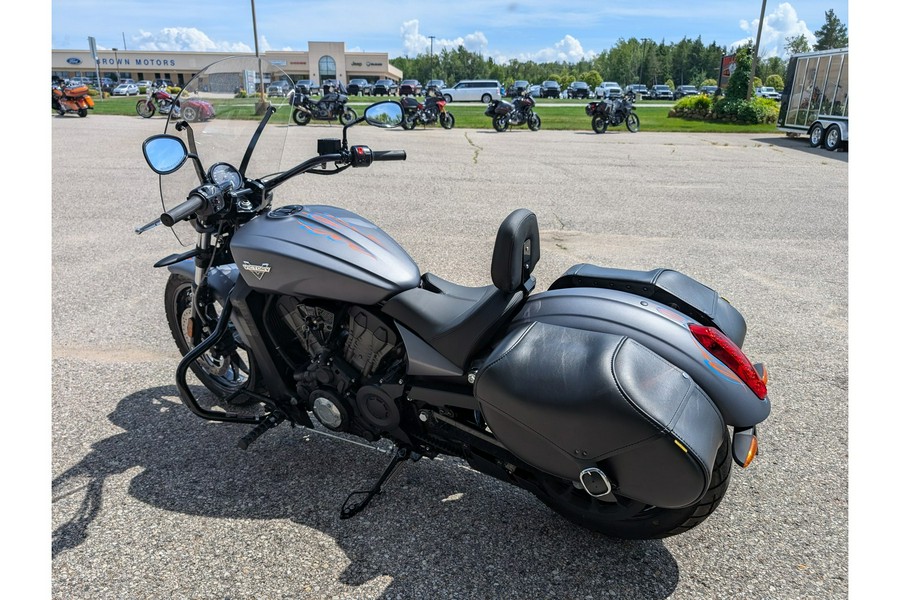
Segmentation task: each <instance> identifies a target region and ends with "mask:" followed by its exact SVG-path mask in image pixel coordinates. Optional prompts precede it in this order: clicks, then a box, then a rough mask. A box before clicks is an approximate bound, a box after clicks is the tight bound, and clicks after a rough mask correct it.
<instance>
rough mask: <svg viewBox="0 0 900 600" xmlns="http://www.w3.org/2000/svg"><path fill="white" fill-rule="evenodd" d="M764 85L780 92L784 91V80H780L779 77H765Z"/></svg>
mask: <svg viewBox="0 0 900 600" xmlns="http://www.w3.org/2000/svg"><path fill="white" fill-rule="evenodd" d="M766 85H767V86H769V87H773V88H775V89H776V90H778V91H779V92H780V91H782V90H783V89H784V79H782V78H781V75H776V74H773V75H769V76H768V77H766Z"/></svg>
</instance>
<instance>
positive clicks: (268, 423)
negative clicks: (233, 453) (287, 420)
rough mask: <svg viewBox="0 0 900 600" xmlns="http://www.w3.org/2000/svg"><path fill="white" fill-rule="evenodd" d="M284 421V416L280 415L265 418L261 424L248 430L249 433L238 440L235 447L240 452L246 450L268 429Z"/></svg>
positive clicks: (273, 414)
mask: <svg viewBox="0 0 900 600" xmlns="http://www.w3.org/2000/svg"><path fill="white" fill-rule="evenodd" d="M282 421H284V415H283V414H281V413H272V414H270V415H269V416H268V417H266V418H265V419H264V420H263V422H262V423H260V424H259V425H257V426H256V427H254V428H253V429H251V430H250V433H248V434H247V435H245V436H244V437H242V438H241V439H240V441H239V442H238V444H237V446H238V448H240V449H241V450H246V449H247V448H249V447H250V444H252V443H253V442H255V441H256V440H258V439H259V437H260V436H261V435H262V434H264V433H265V432H267V431H269V430H270V429H274V428H275V427H277V426H278V424H279V423H281V422H282Z"/></svg>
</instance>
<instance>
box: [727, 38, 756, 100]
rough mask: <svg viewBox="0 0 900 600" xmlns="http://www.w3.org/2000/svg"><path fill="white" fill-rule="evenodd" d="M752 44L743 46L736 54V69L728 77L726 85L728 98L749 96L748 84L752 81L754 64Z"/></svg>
mask: <svg viewBox="0 0 900 600" xmlns="http://www.w3.org/2000/svg"><path fill="white" fill-rule="evenodd" d="M751 54H752V53H751V50H750V46H742V47H741V48H739V49H738V51H737V52H736V53H735V55H734V63H735V64H734V71H733V72H732V73H731V77H729V78H728V85H727V86H726V87H725V99H726V100H743V99H745V98H746V97H747V84H748V83H750V67H751V66H752V64H753V57H752V56H751Z"/></svg>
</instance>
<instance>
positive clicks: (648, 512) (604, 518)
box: [535, 430, 732, 540]
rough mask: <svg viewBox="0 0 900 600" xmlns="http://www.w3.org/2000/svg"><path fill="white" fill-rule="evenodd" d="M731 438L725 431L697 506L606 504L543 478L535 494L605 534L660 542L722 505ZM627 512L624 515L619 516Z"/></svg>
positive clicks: (570, 517) (728, 475)
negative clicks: (707, 486)
mask: <svg viewBox="0 0 900 600" xmlns="http://www.w3.org/2000/svg"><path fill="white" fill-rule="evenodd" d="M731 461H732V458H731V438H730V437H729V435H728V431H727V430H726V432H725V435H724V440H723V441H722V445H721V446H720V447H719V452H718V454H717V455H716V460H715V464H714V466H713V472H712V478H711V481H710V484H709V489H708V490H707V491H706V493H705V494H704V495H703V497H702V498H700V500H698V501H697V502H696V503H694V504H691V505H690V506H686V507H684V508H674V509H670V508H658V507H655V506H649V505H642V504H640V503H638V502H636V501H634V500H628V499H626V498H617V499H616V500H617V502H604V501H602V500H599V499H595V498H591V497H590V496H589V495H588V494H587V493H585V492H584V490H580V489H577V488H575V487H574V486H573V485H572V482H570V481H566V480H563V479H559V478H557V477H553V476H551V475H543V476H542V477H541V478H540V479H539V480H538V482H537V485H538V490H537V491H536V492H535V493H536V495H537V497H538V498H540V500H541V501H542V502H544V503H545V504H546V505H547V506H549V507H550V508H552V509H553V510H554V511H556V512H557V513H559V514H560V515H562V516H563V517H565V518H566V519H568V520H569V521H571V522H573V523H575V524H577V525H581V526H582V527H585V528H587V529H590V530H592V531H597V532H599V533H602V534H603V535H606V536H609V537H615V538H623V539H635V540H648V539H659V538H664V537H669V536H672V535H677V534H679V533H684V532H685V531H688V530H689V529H693V528H694V527H696V526H697V525H699V524H700V523H702V522H703V521H705V520H706V519H707V518H708V517H709V516H710V515H711V514H712V513H713V511H715V510H716V508H717V507H718V506H719V503H720V502H722V499H723V498H724V497H725V492H726V491H727V490H728V484H729V482H730V479H731ZM622 511H627V512H628V514H627V515H625V516H622V515H621V514H619V515H617V514H616V513H617V512H619V513H621V512H622Z"/></svg>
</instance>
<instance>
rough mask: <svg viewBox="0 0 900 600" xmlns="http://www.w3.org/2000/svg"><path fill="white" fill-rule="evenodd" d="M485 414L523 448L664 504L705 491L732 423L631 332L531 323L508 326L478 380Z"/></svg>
mask: <svg viewBox="0 0 900 600" xmlns="http://www.w3.org/2000/svg"><path fill="white" fill-rule="evenodd" d="M475 396H476V398H477V399H478V402H479V404H480V407H481V410H482V412H483V414H484V417H485V420H486V421H487V423H488V425H489V426H490V428H491V431H492V432H493V433H494V434H495V435H496V436H497V438H498V439H499V440H500V441H501V442H502V443H503V444H504V445H505V446H506V447H507V448H509V450H510V451H512V452H513V453H514V454H515V455H516V456H518V457H519V458H521V459H522V460H524V461H525V462H527V463H529V464H531V465H533V466H535V467H537V468H538V469H540V470H542V471H545V472H547V473H551V474H553V475H556V476H558V477H562V478H565V479H569V480H571V481H578V479H579V474H580V473H581V471H582V470H583V469H586V468H589V467H598V468H600V469H601V470H602V471H603V472H604V473H605V474H606V475H607V476H608V477H609V479H610V480H611V482H612V483H613V486H614V488H615V489H616V493H617V494H620V495H623V496H627V497H630V498H634V499H636V500H640V501H641V502H645V503H647V504H652V505H655V506H662V507H666V508H677V507H681V506H687V505H689V504H692V503H693V502H696V501H697V500H698V499H699V498H700V497H701V496H702V495H703V494H704V493H705V492H706V490H707V489H708V487H709V482H710V477H711V472H712V469H713V465H714V462H715V457H716V452H717V450H718V448H719V446H720V445H721V443H722V441H723V439H724V438H723V436H724V435H725V433H726V431H727V430H726V428H725V423H724V422H723V420H722V417H721V416H720V414H719V412H718V410H716V407H715V406H714V405H713V403H712V401H711V400H710V399H709V398H708V397H707V396H706V394H705V393H703V391H702V390H701V389H700V388H699V387H698V386H697V385H696V384H695V383H694V382H693V381H692V380H691V379H690V377H688V376H687V375H686V374H685V373H684V372H683V371H682V370H681V369H678V368H676V367H675V366H674V365H672V364H671V363H669V362H668V361H666V360H664V359H663V358H661V357H660V356H659V355H657V354H655V353H654V352H652V351H650V350H648V349H647V348H646V347H644V346H642V345H641V344H639V343H637V342H635V341H634V340H632V339H629V338H627V337H625V336H620V335H611V334H605V333H597V332H593V331H584V330H578V329H570V328H567V327H558V326H555V325H548V324H545V323H539V322H534V323H530V324H527V325H521V326H519V327H517V328H516V329H514V330H513V331H511V332H510V333H509V334H508V336H507V337H506V338H505V339H504V340H503V341H502V342H501V343H500V345H499V346H497V347H496V348H495V349H494V351H493V352H492V353H491V355H490V356H489V357H488V358H487V361H486V363H485V366H484V367H483V368H482V369H481V370H480V372H479V374H478V377H477V379H476V382H475Z"/></svg>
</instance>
